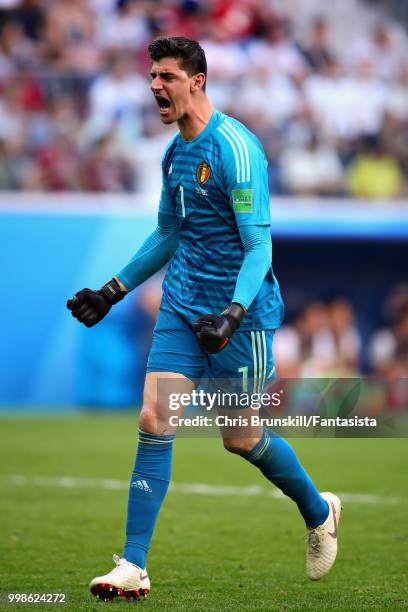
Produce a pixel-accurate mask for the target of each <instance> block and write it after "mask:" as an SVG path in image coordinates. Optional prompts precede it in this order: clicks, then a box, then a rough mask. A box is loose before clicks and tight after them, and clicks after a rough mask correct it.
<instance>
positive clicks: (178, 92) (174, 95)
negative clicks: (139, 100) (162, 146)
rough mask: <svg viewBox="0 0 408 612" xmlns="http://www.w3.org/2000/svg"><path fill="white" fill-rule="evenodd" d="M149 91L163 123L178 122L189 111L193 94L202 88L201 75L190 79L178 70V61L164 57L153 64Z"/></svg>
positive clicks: (182, 71) (202, 76)
mask: <svg viewBox="0 0 408 612" xmlns="http://www.w3.org/2000/svg"><path fill="white" fill-rule="evenodd" d="M150 77H151V85H150V89H151V90H152V92H153V95H154V97H155V98H156V101H157V104H158V107H159V113H160V119H161V121H162V122H163V123H166V124H168V123H174V121H179V120H180V119H182V118H183V117H184V116H185V115H187V114H188V113H189V111H190V110H191V108H192V106H193V103H194V100H193V95H194V93H195V92H197V91H199V90H200V89H201V88H202V85H203V82H204V75H203V74H196V75H194V76H192V77H190V76H189V75H188V74H187V72H185V71H184V70H183V69H182V68H180V64H179V60H177V59H174V58H172V57H165V58H163V59H162V60H160V61H159V62H153V64H152V68H151V71H150Z"/></svg>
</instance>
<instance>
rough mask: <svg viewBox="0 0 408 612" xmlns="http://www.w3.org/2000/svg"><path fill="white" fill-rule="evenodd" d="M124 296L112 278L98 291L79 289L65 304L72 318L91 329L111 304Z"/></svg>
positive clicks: (100, 319)
mask: <svg viewBox="0 0 408 612" xmlns="http://www.w3.org/2000/svg"><path fill="white" fill-rule="evenodd" d="M125 295H126V291H124V290H123V289H122V287H121V286H120V285H119V283H118V281H117V280H116V279H115V278H112V280H110V281H109V282H108V283H106V285H103V287H101V288H100V289H99V290H98V291H93V290H92V289H81V291H78V292H77V293H75V295H74V296H73V297H72V298H70V299H69V300H68V302H67V308H68V310H70V311H71V313H72V316H73V317H75V319H78V321H79V322H80V323H83V324H84V325H86V326H87V327H93V326H94V325H96V324H97V323H99V321H102V319H103V318H104V317H105V316H106V315H107V314H108V312H109V311H110V309H111V308H112V306H113V304H117V302H120V300H123V298H124V297H125Z"/></svg>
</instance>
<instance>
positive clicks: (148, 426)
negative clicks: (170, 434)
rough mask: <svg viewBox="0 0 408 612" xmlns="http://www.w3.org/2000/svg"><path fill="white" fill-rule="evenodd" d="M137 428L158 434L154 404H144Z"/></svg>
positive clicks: (158, 427)
mask: <svg viewBox="0 0 408 612" xmlns="http://www.w3.org/2000/svg"><path fill="white" fill-rule="evenodd" d="M139 429H141V431H144V432H145V433H151V434H160V433H161V432H160V431H159V429H160V421H159V418H158V416H157V410H155V406H154V405H149V404H144V405H143V408H142V410H141V412H140V418H139Z"/></svg>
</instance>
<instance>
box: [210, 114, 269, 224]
mask: <svg viewBox="0 0 408 612" xmlns="http://www.w3.org/2000/svg"><path fill="white" fill-rule="evenodd" d="M219 132H220V135H221V154H222V164H223V170H224V179H225V186H226V189H227V191H228V198H229V201H230V205H231V208H232V210H233V212H234V215H235V218H236V221H237V225H238V226H242V225H270V222H271V217H270V204H269V188H268V170H267V167H268V162H267V160H266V157H265V153H264V151H263V149H262V145H261V144H260V143H259V141H257V139H256V138H255V136H253V135H252V134H251V133H250V132H248V131H247V130H244V129H243V128H242V127H240V126H239V124H237V125H234V124H233V123H232V122H230V121H228V120H225V121H224V122H223V123H222V124H221V126H220V127H219Z"/></svg>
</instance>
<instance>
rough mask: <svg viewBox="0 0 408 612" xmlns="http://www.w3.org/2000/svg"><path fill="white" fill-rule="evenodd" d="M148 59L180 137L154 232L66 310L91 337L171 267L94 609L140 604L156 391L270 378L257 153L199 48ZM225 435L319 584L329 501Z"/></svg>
mask: <svg viewBox="0 0 408 612" xmlns="http://www.w3.org/2000/svg"><path fill="white" fill-rule="evenodd" d="M149 53H150V58H151V61H152V68H151V90H152V93H153V95H154V97H155V99H156V102H157V105H158V111H159V113H160V118H161V121H162V122H163V123H164V124H170V123H174V122H177V124H178V128H179V132H178V133H177V135H176V136H175V137H174V138H173V139H172V140H171V141H170V143H169V144H168V146H167V148H166V150H165V152H164V155H163V160H162V176H163V179H162V180H163V184H162V195H161V199H160V205H159V212H158V223H157V227H156V229H155V230H154V232H153V233H152V234H151V235H150V236H149V237H148V238H147V240H146V241H145V242H144V244H143V245H142V247H141V248H140V249H139V251H138V252H137V253H136V254H135V256H134V257H133V258H132V259H131V260H130V262H129V263H128V264H127V265H126V266H125V267H124V268H123V269H122V270H121V271H120V272H119V273H118V274H116V276H114V277H113V278H112V279H111V280H110V281H109V282H107V283H106V284H105V285H104V286H103V287H102V288H101V289H99V290H95V291H93V290H90V289H82V290H81V291H78V293H76V294H75V295H74V296H73V297H72V298H71V299H70V300H68V303H67V306H68V308H69V309H70V310H71V312H72V315H73V316H74V317H75V318H76V319H78V321H80V322H81V323H83V324H84V325H86V326H87V327H92V326H93V325H95V324H96V323H99V321H101V320H102V319H103V318H104V317H105V316H106V315H107V314H108V312H109V310H110V308H111V307H112V306H113V305H114V304H116V303H117V302H119V301H120V300H122V299H123V298H124V297H125V296H126V294H127V293H128V292H129V291H132V289H134V288H135V287H137V286H138V285H140V284H141V283H143V282H144V281H145V280H146V279H148V278H149V277H150V276H152V275H153V274H154V273H155V272H157V271H158V270H159V269H160V268H162V267H163V266H164V265H165V264H167V263H168V262H170V265H169V267H168V270H167V274H166V277H165V280H164V283H163V298H162V302H161V306H160V311H159V315H158V319H157V323H156V327H155V330H154V334H153V342H152V346H151V350H150V353H149V359H148V364H147V373H146V381H145V389H144V401H143V407H142V411H141V414H140V432H139V443H138V449H137V455H136V462H135V466H134V469H133V472H132V476H131V481H130V488H129V502H128V515H127V526H126V543H125V548H124V551H123V555H122V557H121V558H120V557H118V556H117V555H114V562H115V567H114V569H113V570H112V571H110V572H109V573H107V574H106V575H104V576H99V577H97V578H94V579H93V580H92V581H91V584H90V589H91V591H92V593H93V594H94V595H95V596H97V597H99V598H101V599H112V598H113V597H115V596H125V597H128V598H131V597H132V598H139V597H143V596H147V594H148V593H149V591H150V581H149V578H148V575H147V571H146V556H147V553H148V550H149V545H150V540H151V538H152V534H153V530H154V526H155V523H156V519H157V516H158V513H159V511H160V507H161V505H162V503H163V500H164V497H165V495H166V492H167V489H168V485H169V481H170V472H171V460H172V451H173V440H174V434H175V431H174V429H172V428H170V426H169V420H168V418H166V417H167V416H168V412H167V411H166V410H162V406H161V405H160V403H161V402H162V399H161V398H160V397H158V393H157V386H158V380H159V379H175V380H176V382H177V385H178V390H181V391H182V392H183V393H191V392H192V391H193V389H194V388H195V386H196V382H197V381H198V380H200V378H201V377H202V376H203V375H204V373H205V374H206V376H209V377H210V378H214V379H217V378H222V379H229V378H236V377H237V373H239V372H244V371H245V373H246V375H247V380H253V386H254V389H257V390H258V391H259V390H261V389H262V387H263V386H264V385H265V384H266V383H267V382H269V381H271V380H272V379H273V378H274V376H275V368H274V364H273V356H272V339H273V335H274V330H276V329H277V328H278V327H279V325H280V324H281V322H282V318H283V303H282V299H281V295H280V290H279V285H278V283H277V280H276V278H275V276H274V274H273V272H272V266H271V262H272V246H271V236H270V210H269V192H268V181H267V161H266V158H265V154H264V151H263V149H262V146H261V144H260V142H259V141H258V139H257V138H256V137H255V136H254V135H253V134H252V133H251V132H250V131H249V130H248V129H247V128H246V127H245V126H244V125H242V124H241V123H240V122H238V121H237V120H235V119H233V118H232V117H228V116H226V115H224V114H223V113H221V112H219V111H217V110H214V108H213V106H212V105H211V102H210V100H209V99H208V97H207V95H206V92H205V88H206V75H207V65H206V58H205V55H204V52H203V50H202V48H201V47H200V45H199V44H198V43H197V42H195V41H193V40H190V39H187V38H181V37H163V38H158V39H156V40H155V41H153V42H152V43H151V44H150V46H149ZM208 313H210V314H208ZM223 435H225V437H224V446H225V448H226V449H227V450H228V451H231V452H233V453H236V454H238V455H240V456H241V457H243V458H244V459H245V460H246V461H249V462H250V463H252V464H253V465H254V466H256V467H257V468H259V470H261V472H262V474H263V475H264V476H265V477H266V478H267V479H268V480H270V481H271V482H272V483H274V484H275V485H276V486H278V487H279V488H280V489H281V490H282V491H283V493H284V494H285V495H287V496H289V497H290V498H291V499H292V500H293V501H294V502H295V503H296V504H297V506H298V508H299V511H300V513H301V515H302V517H303V519H304V521H305V524H306V527H307V531H308V550H307V561H306V570H307V575H308V576H309V578H311V579H312V580H318V579H319V578H321V577H322V576H324V575H325V574H326V573H327V572H328V571H329V570H330V568H331V567H332V565H333V563H334V561H335V558H336V554H337V524H338V520H339V517H340V510H341V505H340V500H339V499H338V497H336V496H335V495H333V494H332V493H321V494H320V493H319V491H318V490H317V489H316V487H315V486H314V484H313V482H312V480H311V479H310V477H309V476H308V474H307V473H306V471H305V470H304V468H303V467H302V466H301V464H300V462H299V460H298V459H297V457H296V455H295V453H294V451H293V450H292V448H291V447H290V445H289V444H288V443H287V442H286V441H285V440H283V439H282V438H280V437H279V436H277V435H276V434H274V433H273V432H271V431H270V430H269V429H266V428H265V429H263V430H260V431H258V432H257V433H256V434H254V435H253V436H250V437H248V436H245V435H243V436H239V435H236V436H235V435H234V436H231V435H228V434H223Z"/></svg>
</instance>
